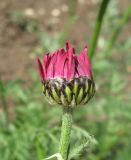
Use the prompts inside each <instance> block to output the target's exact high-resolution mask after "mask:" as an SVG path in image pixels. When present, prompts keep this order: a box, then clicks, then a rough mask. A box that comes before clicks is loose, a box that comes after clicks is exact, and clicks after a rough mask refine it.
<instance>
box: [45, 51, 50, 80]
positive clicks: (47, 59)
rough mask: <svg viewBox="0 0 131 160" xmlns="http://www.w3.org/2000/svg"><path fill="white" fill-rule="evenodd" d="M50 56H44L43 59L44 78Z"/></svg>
mask: <svg viewBox="0 0 131 160" xmlns="http://www.w3.org/2000/svg"><path fill="white" fill-rule="evenodd" d="M50 60H51V56H50V55H49V53H48V54H45V55H44V57H43V64H44V75H45V78H47V71H48V66H49V64H50Z"/></svg>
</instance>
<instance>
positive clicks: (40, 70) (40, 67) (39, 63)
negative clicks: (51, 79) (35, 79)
mask: <svg viewBox="0 0 131 160" xmlns="http://www.w3.org/2000/svg"><path fill="white" fill-rule="evenodd" d="M37 63H38V68H39V73H40V77H41V80H42V81H44V79H45V76H44V70H43V67H42V64H41V61H40V59H39V58H38V59H37Z"/></svg>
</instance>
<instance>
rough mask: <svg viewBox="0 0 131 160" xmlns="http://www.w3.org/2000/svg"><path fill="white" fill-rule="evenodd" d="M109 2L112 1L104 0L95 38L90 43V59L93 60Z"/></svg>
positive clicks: (95, 29) (97, 21)
mask: <svg viewBox="0 0 131 160" xmlns="http://www.w3.org/2000/svg"><path fill="white" fill-rule="evenodd" d="M109 1H110V0H103V1H102V3H101V7H100V10H99V13H98V17H97V20H96V24H95V28H94V32H93V36H92V39H91V43H90V49H89V57H90V59H92V57H93V55H94V53H95V50H96V47H97V41H98V37H99V34H100V30H101V26H102V22H103V17H104V15H105V12H106V8H107V6H108V4H109Z"/></svg>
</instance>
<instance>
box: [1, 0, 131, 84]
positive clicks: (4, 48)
mask: <svg viewBox="0 0 131 160" xmlns="http://www.w3.org/2000/svg"><path fill="white" fill-rule="evenodd" d="M120 1H121V3H119V7H120V10H121V11H123V10H125V9H126V8H127V4H129V1H130V0H120ZM97 9H98V6H97V4H96V0H89V1H87V0H78V5H77V8H76V14H77V17H78V18H77V20H76V21H75V22H74V23H73V25H72V28H71V29H70V33H71V41H73V43H74V44H75V45H76V46H77V44H78V43H80V44H81V45H82V46H84V44H85V42H87V41H89V40H88V39H87V37H90V35H91V31H92V28H91V25H90V23H91V24H92V22H93V21H94V20H95V18H96V15H97ZM15 10H19V11H22V12H24V13H25V14H26V15H27V16H32V17H33V18H34V19H35V20H37V21H38V24H39V27H40V30H41V31H45V32H48V33H50V34H51V35H57V34H58V33H59V32H60V31H62V28H63V26H64V24H65V21H66V18H67V14H68V1H67V0H62V1H61V0H44V1H43V0H37V1H34V0H22V1H20V0H0V78H1V79H2V80H4V81H5V82H7V81H9V80H13V79H22V80H25V81H28V80H29V81H30V75H29V70H30V69H32V68H35V67H36V65H35V58H31V57H30V53H31V52H32V51H33V50H34V49H35V47H36V46H37V45H38V39H37V38H36V36H34V33H32V32H26V31H24V30H22V29H21V28H20V27H18V26H17V25H16V24H15V23H13V22H12V17H11V13H12V12H13V11H15ZM130 26H131V25H130ZM130 26H129V25H128V26H127V27H125V28H126V29H124V33H123V34H124V36H122V37H123V38H124V37H126V38H127V36H128V37H129V35H130V34H131V33H130V28H131V27H130ZM72 33H73V34H72ZM69 40H70V37H69Z"/></svg>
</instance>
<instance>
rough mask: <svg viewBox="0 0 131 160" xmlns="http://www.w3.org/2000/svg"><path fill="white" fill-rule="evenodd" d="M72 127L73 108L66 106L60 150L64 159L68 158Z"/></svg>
mask: <svg viewBox="0 0 131 160" xmlns="http://www.w3.org/2000/svg"><path fill="white" fill-rule="evenodd" d="M71 128H72V109H71V108H69V107H64V108H63V116H62V128H61V138H60V149H59V152H60V154H61V156H62V158H63V160H67V159H68V153H69V145H70V135H71Z"/></svg>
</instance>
